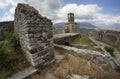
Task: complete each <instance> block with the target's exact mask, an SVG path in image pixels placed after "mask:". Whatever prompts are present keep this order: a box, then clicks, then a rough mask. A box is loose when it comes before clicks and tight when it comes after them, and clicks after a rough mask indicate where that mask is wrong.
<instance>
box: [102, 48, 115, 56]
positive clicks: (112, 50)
mask: <svg viewBox="0 0 120 79" xmlns="http://www.w3.org/2000/svg"><path fill="white" fill-rule="evenodd" d="M104 49H105V50H106V51H107V52H108V53H109V54H110V55H111V56H112V57H115V54H114V48H113V47H109V46H105V47H104Z"/></svg>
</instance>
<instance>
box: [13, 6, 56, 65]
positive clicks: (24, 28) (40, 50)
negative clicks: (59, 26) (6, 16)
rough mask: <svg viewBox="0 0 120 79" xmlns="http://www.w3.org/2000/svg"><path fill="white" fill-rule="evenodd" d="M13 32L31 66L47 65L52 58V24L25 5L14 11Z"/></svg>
mask: <svg viewBox="0 0 120 79" xmlns="http://www.w3.org/2000/svg"><path fill="white" fill-rule="evenodd" d="M14 29H15V30H14V31H15V33H16V34H17V35H18V37H19V39H20V44H21V46H22V49H23V50H24V52H25V53H26V58H27V59H28V61H29V62H30V63H31V64H32V65H33V66H44V65H47V64H49V63H50V62H51V61H52V60H53V58H54V54H53V34H52V22H51V20H49V19H47V18H46V17H42V16H41V15H40V14H39V13H38V11H37V10H36V9H34V8H33V7H31V6H29V5H27V4H18V6H17V7H16V9H15V20H14Z"/></svg>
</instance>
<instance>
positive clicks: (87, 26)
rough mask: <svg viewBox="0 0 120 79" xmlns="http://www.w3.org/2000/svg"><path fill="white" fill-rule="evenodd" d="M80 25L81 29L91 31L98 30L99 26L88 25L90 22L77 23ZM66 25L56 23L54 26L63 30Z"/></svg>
mask: <svg viewBox="0 0 120 79" xmlns="http://www.w3.org/2000/svg"><path fill="white" fill-rule="evenodd" d="M77 23H78V24H80V28H89V29H93V28H97V26H95V25H93V24H91V23H88V22H77ZM64 25H65V22H60V23H56V24H54V25H53V26H54V27H55V28H57V29H60V28H63V26H64Z"/></svg>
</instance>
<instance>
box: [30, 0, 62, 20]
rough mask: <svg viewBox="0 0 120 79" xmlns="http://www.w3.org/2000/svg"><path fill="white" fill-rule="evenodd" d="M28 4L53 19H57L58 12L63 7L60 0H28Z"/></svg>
mask: <svg viewBox="0 0 120 79" xmlns="http://www.w3.org/2000/svg"><path fill="white" fill-rule="evenodd" d="M28 4H30V5H31V6H34V7H35V8H36V9H37V10H39V13H40V14H42V15H45V16H47V17H48V18H50V19H52V20H56V18H57V14H56V12H57V11H58V10H59V9H60V7H61V2H60V0H28Z"/></svg>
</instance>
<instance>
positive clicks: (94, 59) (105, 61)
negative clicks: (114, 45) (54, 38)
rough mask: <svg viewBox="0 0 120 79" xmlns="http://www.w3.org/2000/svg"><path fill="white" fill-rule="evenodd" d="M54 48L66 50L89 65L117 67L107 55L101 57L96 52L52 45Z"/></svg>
mask: <svg viewBox="0 0 120 79" xmlns="http://www.w3.org/2000/svg"><path fill="white" fill-rule="evenodd" d="M54 46H55V47H57V48H60V49H63V50H67V51H69V53H70V54H72V55H75V56H79V57H83V58H85V59H87V60H88V61H90V62H91V63H96V64H99V65H100V66H101V67H102V68H106V66H107V65H109V64H111V66H112V68H116V67H117V66H118V64H117V62H116V61H114V59H113V58H111V57H110V56H107V55H103V54H101V53H100V52H98V51H92V50H87V49H78V48H75V47H71V46H65V45H58V44H54Z"/></svg>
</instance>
